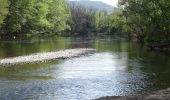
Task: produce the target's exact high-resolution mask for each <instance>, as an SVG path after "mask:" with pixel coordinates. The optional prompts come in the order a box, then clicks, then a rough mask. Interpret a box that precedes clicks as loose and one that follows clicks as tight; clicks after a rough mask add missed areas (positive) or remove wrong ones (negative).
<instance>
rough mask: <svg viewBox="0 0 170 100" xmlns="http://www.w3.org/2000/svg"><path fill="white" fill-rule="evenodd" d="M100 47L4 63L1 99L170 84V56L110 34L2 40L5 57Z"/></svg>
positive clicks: (72, 97)
mask: <svg viewBox="0 0 170 100" xmlns="http://www.w3.org/2000/svg"><path fill="white" fill-rule="evenodd" d="M88 47H90V48H96V49H97V52H96V53H95V54H92V55H90V56H82V57H79V58H72V59H67V60H63V61H57V62H52V63H40V64H31V65H20V66H14V67H11V68H0V87H1V88H0V99H3V100H10V99H11V100H19V99H36V100H42V99H43V100H51V99H52V100H53V99H59V100H80V99H81V100H89V99H94V98H98V97H102V96H112V95H115V96H122V95H136V94H142V93H147V92H150V91H154V90H159V89H163V88H167V87H170V67H169V66H170V58H169V57H170V56H169V55H168V54H164V53H155V52H148V51H147V50H146V48H145V47H142V46H140V45H138V44H137V43H134V42H128V41H126V40H115V39H109V38H93V39H90V38H60V37H58V38H53V39H45V40H44V39H40V40H37V39H36V40H32V41H31V42H30V41H24V42H22V41H20V42H16V41H13V42H10V41H9V42H7V41H2V42H0V48H1V49H0V58H4V57H11V56H18V55H27V54H31V53H36V52H46V51H54V50H61V49H67V48H88Z"/></svg>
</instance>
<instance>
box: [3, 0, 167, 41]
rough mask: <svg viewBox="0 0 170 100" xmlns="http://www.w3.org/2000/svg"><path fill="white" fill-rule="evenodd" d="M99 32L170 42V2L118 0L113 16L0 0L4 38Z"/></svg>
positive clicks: (59, 3) (60, 1)
mask: <svg viewBox="0 0 170 100" xmlns="http://www.w3.org/2000/svg"><path fill="white" fill-rule="evenodd" d="M98 33H108V34H124V35H128V36H130V37H135V38H136V39H137V40H138V41H139V42H143V43H146V42H147V43H153V42H154V43H170V0H119V6H118V8H117V9H116V10H113V12H112V13H107V12H106V11H98V10H95V9H93V8H85V7H83V6H80V5H75V4H68V3H67V2H66V1H65V0H0V36H1V38H4V37H8V38H12V37H14V36H15V37H20V36H26V37H31V36H37V35H38V36H51V35H56V34H59V35H81V36H88V35H98Z"/></svg>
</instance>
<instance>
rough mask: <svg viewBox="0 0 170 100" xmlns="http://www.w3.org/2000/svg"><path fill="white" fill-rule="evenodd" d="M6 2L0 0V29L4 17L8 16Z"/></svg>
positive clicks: (5, 0)
mask: <svg viewBox="0 0 170 100" xmlns="http://www.w3.org/2000/svg"><path fill="white" fill-rule="evenodd" d="M8 5H9V4H8V1H7V0H0V27H1V24H3V22H4V19H5V18H6V15H7V14H8Z"/></svg>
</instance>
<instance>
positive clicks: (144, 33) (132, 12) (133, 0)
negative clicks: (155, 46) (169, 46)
mask: <svg viewBox="0 0 170 100" xmlns="http://www.w3.org/2000/svg"><path fill="white" fill-rule="evenodd" d="M119 3H120V5H121V8H122V9H123V13H124V16H125V18H126V24H127V25H128V26H129V27H130V28H129V29H130V30H129V31H130V32H131V33H133V34H134V35H135V36H136V37H137V38H138V40H139V41H141V42H144V41H147V42H149V41H151V42H154V41H157V42H166V41H169V34H170V31H169V23H170V22H169V20H170V7H169V4H170V1H169V0H159V1H157V0H120V1H119Z"/></svg>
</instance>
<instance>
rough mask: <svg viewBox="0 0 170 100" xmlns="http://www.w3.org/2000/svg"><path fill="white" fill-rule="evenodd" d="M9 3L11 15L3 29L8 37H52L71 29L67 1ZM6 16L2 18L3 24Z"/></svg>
mask: <svg viewBox="0 0 170 100" xmlns="http://www.w3.org/2000/svg"><path fill="white" fill-rule="evenodd" d="M1 2H2V1H0V3H1ZM3 2H4V3H5V1H3ZM9 3H10V5H9V14H8V15H7V18H6V19H5V26H4V28H3V30H4V31H5V32H6V35H7V36H9V34H10V35H18V36H19V35H24V34H29V36H30V35H35V34H39V35H42V34H41V33H43V34H47V35H50V34H53V33H57V32H61V31H64V30H66V29H68V28H69V26H68V25H67V23H66V22H67V21H68V19H69V17H70V12H69V9H68V7H67V4H66V1H65V0H9ZM3 5H5V4H3ZM4 7H6V6H4ZM4 9H5V8H4ZM3 11H4V10H3ZM0 12H2V11H1V9H0ZM6 13H7V12H6ZM6 13H5V12H4V13H3V14H4V16H5V15H6ZM4 16H3V18H1V17H0V22H1V23H2V20H3V19H4V18H5V17H4Z"/></svg>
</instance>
